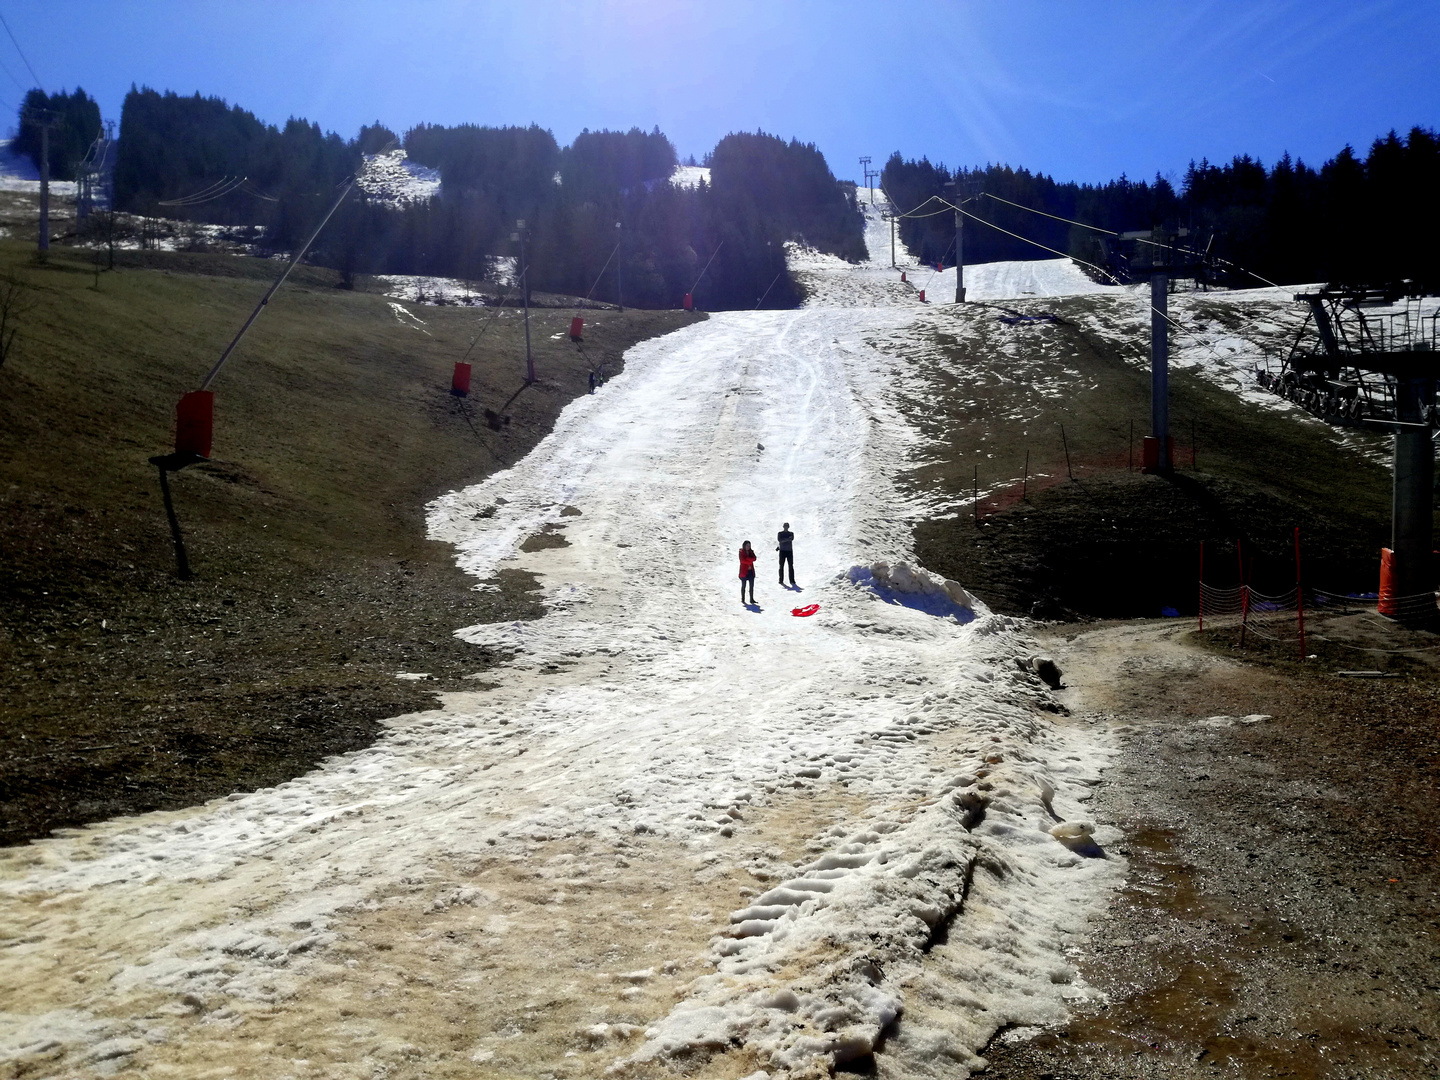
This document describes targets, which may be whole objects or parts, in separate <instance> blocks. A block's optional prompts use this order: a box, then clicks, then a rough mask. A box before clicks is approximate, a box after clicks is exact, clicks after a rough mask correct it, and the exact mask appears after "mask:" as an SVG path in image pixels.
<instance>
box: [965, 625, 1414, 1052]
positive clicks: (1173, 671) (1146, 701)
mask: <svg viewBox="0 0 1440 1080" xmlns="http://www.w3.org/2000/svg"><path fill="white" fill-rule="evenodd" d="M1369 618H1371V619H1373V618H1374V617H1373V616H1370V617H1369ZM1351 622H1352V623H1353V619H1352V620H1351ZM1191 626H1192V624H1188V623H1187V624H1183V625H1182V624H1179V623H1177V622H1175V621H1167V622H1158V623H1157V622H1141V623H1102V624H1098V625H1094V626H1092V627H1087V628H1077V627H1074V626H1070V627H1064V626H1056V627H1052V628H1050V630H1049V631H1048V633H1047V636H1048V639H1049V642H1048V643H1049V644H1050V645H1051V646H1052V647H1053V650H1054V653H1055V655H1056V656H1057V658H1058V659H1059V660H1060V662H1061V664H1062V665H1063V666H1064V668H1065V674H1066V682H1067V685H1068V689H1067V690H1065V691H1064V692H1063V693H1062V695H1061V696H1062V699H1063V700H1064V701H1065V702H1066V703H1067V704H1068V705H1069V706H1070V708H1071V709H1072V712H1073V716H1072V717H1071V719H1070V721H1069V722H1074V723H1096V724H1102V725H1105V726H1107V727H1109V728H1110V729H1111V730H1112V731H1113V732H1114V733H1115V735H1116V737H1117V738H1118V739H1119V741H1120V744H1121V745H1122V746H1123V753H1122V755H1121V757H1120V758H1119V759H1118V760H1117V762H1116V764H1115V765H1114V766H1113V767H1112V768H1111V769H1110V770H1108V771H1107V773H1106V776H1105V781H1104V784H1103V786H1102V787H1101V789H1100V793H1099V795H1098V797H1097V799H1096V803H1095V814H1096V815H1097V817H1099V818H1100V819H1101V820H1103V821H1106V822H1108V823H1111V824H1113V825H1115V826H1116V827H1118V828H1119V829H1120V830H1121V831H1122V833H1123V835H1124V838H1123V840H1122V841H1121V842H1120V843H1119V844H1117V845H1114V846H1113V850H1115V852H1116V853H1117V854H1120V855H1123V856H1124V857H1126V858H1127V859H1128V860H1129V864H1130V874H1129V880H1128V883H1127V885H1126V886H1125V888H1124V889H1123V891H1121V892H1120V893H1119V894H1118V895H1117V896H1115V897H1114V899H1113V902H1112V904H1111V907H1110V911H1109V917H1108V918H1107V919H1106V920H1104V921H1103V922H1101V923H1100V924H1098V925H1096V926H1095V927H1094V931H1093V935H1092V937H1091V940H1090V941H1089V943H1088V944H1087V945H1086V946H1085V947H1084V948H1083V950H1082V955H1080V956H1079V957H1077V960H1078V962H1079V963H1080V966H1081V969H1082V971H1083V973H1084V975H1085V977H1086V978H1087V979H1088V980H1089V981H1090V982H1091V983H1092V984H1093V985H1094V986H1096V987H1098V988H1099V989H1101V990H1102V991H1104V993H1105V995H1106V999H1107V1000H1106V1001H1105V1003H1104V1004H1102V1005H1100V1006H1098V1007H1090V1008H1087V1009H1083V1010H1080V1011H1079V1012H1077V1014H1076V1015H1075V1016H1074V1017H1073V1019H1072V1020H1071V1022H1070V1023H1069V1024H1068V1025H1067V1026H1066V1027H1065V1028H1064V1029H1063V1030H1057V1031H1045V1032H1037V1031H1034V1030H1022V1031H1012V1032H1007V1033H1003V1034H1002V1035H1001V1036H1000V1037H999V1038H997V1039H996V1040H995V1042H994V1043H993V1044H992V1045H991V1047H990V1048H989V1049H988V1050H987V1052H986V1054H987V1057H988V1059H989V1061H990V1063H991V1066H990V1070H989V1073H988V1075H990V1076H992V1077H995V1078H996V1080H1000V1078H1005V1080H1020V1078H1025V1080H1045V1078H1055V1080H1062V1078H1080V1077H1084V1078H1086V1080H1096V1078H1110V1077H1113V1078H1122V1077H1123V1078H1131V1077H1135V1078H1139V1077H1147V1078H1148V1077H1155V1076H1161V1075H1163V1076H1175V1077H1214V1076H1239V1077H1246V1078H1257V1080H1258V1078H1266V1080H1268V1078H1271V1077H1303V1078H1316V1080H1319V1078H1326V1080H1328V1078H1341V1077H1347V1078H1348V1077H1357V1078H1358V1077H1365V1078H1371V1077H1373V1078H1390V1080H1396V1078H1402V1077H1416V1078H1419V1077H1433V1076H1435V1075H1437V1072H1440V1000H1437V995H1440V903H1437V900H1440V860H1437V858H1436V855H1437V852H1440V804H1437V800H1436V797H1435V793H1436V791H1437V787H1440V752H1437V748H1436V728H1437V725H1440V679H1437V672H1436V661H1435V658H1436V656H1437V655H1440V637H1437V636H1436V635H1435V634H1433V633H1430V632H1426V631H1414V632H1407V631H1394V635H1397V636H1398V637H1400V638H1403V640H1399V641H1394V640H1392V642H1391V644H1392V645H1400V646H1404V647H1406V648H1408V649H1411V650H1413V651H1412V652H1410V653H1408V654H1406V656H1405V658H1404V662H1403V663H1393V662H1392V661H1394V660H1395V659H1396V658H1397V656H1398V654H1380V653H1364V654H1362V653H1359V652H1358V651H1354V650H1353V649H1352V650H1351V651H1350V652H1349V654H1348V656H1347V654H1346V652H1345V650H1341V649H1332V650H1330V651H1331V652H1333V654H1334V655H1333V656H1329V657H1326V656H1317V659H1316V660H1314V661H1309V662H1307V666H1304V667H1302V665H1301V664H1300V663H1299V662H1298V661H1292V660H1287V659H1281V658H1279V654H1278V653H1277V652H1276V650H1275V649H1273V648H1270V649H1262V650H1259V651H1258V652H1254V651H1252V652H1250V653H1248V654H1245V653H1241V652H1240V651H1239V650H1238V649H1236V648H1235V642H1236V641H1237V640H1238V635H1237V634H1235V632H1234V631H1233V629H1231V628H1224V629H1217V630H1213V631H1207V635H1206V637H1205V639H1203V640H1202V639H1199V637H1198V635H1195V634H1192V632H1191ZM1382 629H1383V628H1378V629H1375V630H1374V633H1372V635H1371V643H1370V645H1369V646H1365V647H1369V648H1377V647H1379V646H1380V642H1379V641H1378V637H1379V635H1380V633H1381V630H1382ZM1312 630H1313V632H1316V633H1318V634H1320V635H1321V636H1322V637H1323V636H1325V635H1326V634H1327V631H1330V636H1331V637H1333V638H1335V639H1337V640H1338V639H1340V638H1348V639H1350V640H1355V639H1356V638H1355V627H1354V626H1353V625H1351V626H1349V627H1343V626H1337V627H1334V628H1331V627H1329V626H1327V625H1326V623H1325V620H1321V621H1320V622H1319V623H1318V624H1316V625H1314V626H1313V627H1312ZM1318 647H1320V648H1322V649H1323V648H1324V646H1323V644H1322V645H1321V646H1318ZM1286 652H1288V650H1286ZM1377 661H1378V663H1377ZM1383 668H1389V669H1390V671H1391V672H1392V673H1394V677H1389V678H1357V677H1353V676H1346V675H1340V674H1338V672H1339V671H1342V670H1361V669H1365V670H1380V669H1383ZM1257 715H1263V716H1268V717H1269V718H1268V719H1261V720H1250V719H1248V718H1252V717H1254V716H1257Z"/></svg>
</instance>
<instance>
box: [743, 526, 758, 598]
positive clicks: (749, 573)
mask: <svg viewBox="0 0 1440 1080" xmlns="http://www.w3.org/2000/svg"><path fill="white" fill-rule="evenodd" d="M755 559H756V555H755V549H754V548H752V547H751V546H750V541H749V540H746V541H745V542H744V543H743V544H741V545H740V603H742V604H743V603H745V583H746V582H749V583H750V603H752V604H753V603H755Z"/></svg>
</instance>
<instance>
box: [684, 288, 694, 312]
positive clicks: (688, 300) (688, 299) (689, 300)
mask: <svg viewBox="0 0 1440 1080" xmlns="http://www.w3.org/2000/svg"><path fill="white" fill-rule="evenodd" d="M684 307H685V310H686V311H694V310H695V298H694V297H693V296H691V295H690V294H689V293H688V292H687V293H686V294H685V301H684Z"/></svg>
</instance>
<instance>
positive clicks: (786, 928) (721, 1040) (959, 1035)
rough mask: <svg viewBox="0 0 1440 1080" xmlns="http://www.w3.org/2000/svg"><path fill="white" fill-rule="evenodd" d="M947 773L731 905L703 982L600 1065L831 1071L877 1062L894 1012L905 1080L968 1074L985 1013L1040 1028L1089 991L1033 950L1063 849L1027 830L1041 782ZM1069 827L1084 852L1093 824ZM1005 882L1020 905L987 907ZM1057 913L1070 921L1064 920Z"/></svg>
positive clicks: (990, 1022) (893, 1052) (984, 1030)
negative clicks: (936, 1000) (702, 1064)
mask: <svg viewBox="0 0 1440 1080" xmlns="http://www.w3.org/2000/svg"><path fill="white" fill-rule="evenodd" d="M1029 725H1030V728H1031V730H1030V731H1029V732H1028V734H1029V735H1030V736H1032V737H1040V738H1043V737H1044V736H1043V735H1041V732H1040V729H1041V728H1042V727H1043V726H1044V725H1043V724H1042V722H1040V721H1038V720H1034V719H1032V720H1030V721H1029ZM961 765H962V767H961V769H960V771H959V772H958V773H957V774H956V775H954V776H952V777H950V778H949V779H947V780H945V781H944V782H943V784H942V785H940V787H939V790H932V791H930V792H927V794H928V795H929V798H928V799H927V800H926V801H925V803H924V804H923V805H922V806H921V808H920V809H919V810H918V811H917V812H915V813H914V814H913V816H909V817H908V820H907V819H906V818H901V819H900V820H895V819H886V818H884V817H878V818H874V819H872V820H871V821H869V822H867V823H866V826H865V827H863V828H861V829H860V830H858V831H855V832H852V833H849V834H848V835H845V836H843V837H842V838H841V839H840V842H839V843H838V844H836V846H834V847H832V848H831V849H830V850H828V851H826V852H824V853H823V854H821V855H819V856H818V857H817V858H815V859H814V861H812V862H809V863H808V864H805V865H801V866H797V867H795V868H794V871H793V876H788V877H786V878H784V879H782V880H779V881H778V882H775V884H774V887H773V888H771V889H770V890H769V891H768V892H765V893H762V894H760V895H758V896H754V897H751V898H750V901H749V906H748V907H745V908H741V909H740V910H738V911H734V912H732V913H731V914H730V919H729V921H730V927H729V929H728V930H727V931H726V932H725V933H723V934H720V935H718V936H716V937H715V938H714V939H712V942H711V958H712V961H713V963H714V965H715V973H714V974H712V975H707V976H703V977H701V978H699V979H697V980H696V981H695V982H694V983H693V984H692V985H691V987H690V992H689V995H688V996H687V998H686V999H685V1000H683V1001H681V1002H680V1003H679V1004H677V1005H676V1006H675V1007H674V1008H673V1009H672V1010H671V1012H670V1013H669V1015H667V1016H666V1017H664V1018H663V1019H661V1020H660V1021H658V1022H657V1023H655V1024H653V1025H652V1026H650V1027H649V1028H648V1029H647V1030H646V1031H645V1037H646V1041H645V1043H644V1044H643V1045H642V1046H641V1047H640V1048H639V1049H638V1050H637V1051H636V1052H635V1053H634V1054H633V1055H632V1056H631V1057H629V1058H628V1059H625V1060H623V1061H621V1062H618V1063H616V1066H615V1067H614V1068H615V1070H616V1071H619V1070H620V1069H623V1068H624V1067H625V1066H628V1065H635V1064H639V1063H642V1062H647V1061H653V1060H656V1059H674V1058H681V1059H689V1060H693V1057H692V1055H695V1054H697V1053H698V1054H702V1055H703V1054H705V1053H707V1052H708V1053H713V1052H716V1051H722V1050H724V1049H726V1048H728V1047H732V1046H735V1045H740V1046H743V1047H745V1049H746V1050H747V1051H749V1052H751V1053H753V1054H754V1055H756V1056H757V1057H758V1058H759V1061H760V1063H761V1064H763V1065H765V1066H767V1067H768V1070H769V1072H768V1075H771V1076H786V1077H800V1076H804V1077H812V1076H821V1075H830V1073H831V1071H832V1070H833V1069H834V1068H835V1067H836V1066H838V1065H843V1064H844V1063H846V1062H849V1061H853V1060H855V1059H857V1058H863V1057H865V1056H866V1055H869V1054H871V1053H873V1052H875V1050H876V1049H877V1047H878V1045H879V1044H880V1043H881V1041H882V1039H885V1038H886V1032H887V1028H890V1025H891V1024H892V1022H893V1021H894V1020H895V1019H896V1018H897V1017H898V1016H899V1015H900V1014H901V1013H902V1012H904V1013H905V1015H906V1027H905V1028H904V1029H902V1031H901V1032H899V1033H895V1032H893V1029H892V1031H891V1035H890V1040H889V1043H888V1044H887V1055H888V1056H889V1057H890V1058H891V1059H892V1060H893V1061H895V1062H896V1063H897V1064H898V1065H899V1066H900V1067H901V1069H903V1071H904V1075H912V1076H931V1075H947V1076H954V1075H969V1073H968V1072H967V1071H966V1070H978V1069H981V1068H983V1067H984V1062H983V1060H982V1059H980V1058H979V1057H978V1056H977V1055H976V1053H975V1048H976V1047H980V1046H983V1045H984V1044H985V1042H986V1041H987V1040H988V1038H989V1037H990V1036H991V1035H993V1033H994V1031H995V1028H996V1014H998V1013H999V1012H1001V1011H1004V1012H1005V1015H1006V1016H1007V1018H1010V1019H1011V1020H1013V1021H1015V1022H1020V1023H1029V1024H1036V1025H1045V1024H1053V1023H1056V1022H1058V1021H1060V1020H1061V1019H1062V1018H1063V1017H1064V1015H1065V1007H1066V1002H1067V1001H1077V1000H1084V999H1086V998H1090V997H1093V996H1094V992H1093V991H1092V990H1091V989H1090V988H1089V987H1087V986H1086V985H1084V983H1083V980H1081V979H1080V978H1079V976H1078V974H1077V973H1075V972H1073V971H1072V970H1070V969H1069V968H1068V967H1065V966H1063V965H1061V966H1057V964H1056V961H1055V959H1054V955H1053V953H1051V952H1047V951H1046V950H1045V949H1044V948H1043V947H1040V939H1042V938H1044V937H1045V936H1047V935H1048V934H1051V933H1053V932H1055V931H1056V930H1058V929H1060V926H1059V924H1057V922H1056V921H1055V918H1056V915H1057V914H1060V912H1061V910H1062V909H1061V908H1060V906H1059V905H1057V903H1056V901H1057V900H1058V899H1059V898H1060V896H1061V895H1063V894H1064V892H1065V890H1066V888H1067V883H1064V882H1061V881H1059V880H1055V881H1054V882H1053V883H1052V882H1051V881H1048V880H1046V879H1045V876H1044V874H1043V871H1042V872H1040V873H1037V871H1040V870H1041V867H1042V866H1045V865H1047V864H1049V865H1058V860H1059V859H1060V858H1061V856H1057V855H1056V854H1054V853H1055V852H1056V851H1057V850H1060V851H1063V848H1059V849H1057V847H1056V846H1055V844H1054V841H1055V839H1057V838H1059V837H1058V836H1057V834H1054V833H1049V832H1046V831H1043V829H1037V828H1035V826H1034V825H1033V824H1032V822H1034V821H1035V820H1037V819H1040V818H1042V816H1046V815H1045V814H1044V807H1045V805H1046V804H1047V803H1048V798H1047V796H1049V795H1050V794H1052V793H1053V790H1054V789H1053V786H1052V785H1051V783H1050V781H1049V780H1048V779H1047V778H1046V777H1045V776H1044V774H1043V772H1041V771H1039V770H1037V769H1036V768H1035V762H1034V759H1033V758H1031V757H1030V755H1028V754H1023V755H1022V754H1016V755H1015V757H1014V760H1013V761H1012V760H1008V759H1007V758H1006V757H1005V755H1002V754H997V753H989V754H988V756H986V757H983V758H982V757H980V756H979V754H978V753H977V754H975V755H973V756H972V758H971V759H970V760H966V761H964V762H962V763H961ZM1072 831H1073V832H1075V833H1076V834H1077V835H1079V834H1080V833H1082V832H1083V837H1084V840H1085V841H1086V842H1087V843H1089V844H1092V845H1093V831H1094V830H1093V826H1090V825H1088V823H1085V824H1083V825H1082V826H1077V827H1076V828H1075V829H1073V830H1072ZM1067 839H1068V834H1067ZM1002 843H1003V844H1004V845H1005V847H1004V848H1002V847H1001V846H1000V845H1001V844H1002ZM1063 843H1065V840H1062V844H1063ZM1063 858H1064V864H1065V866H1066V867H1067V872H1069V873H1078V874H1079V875H1080V877H1090V876H1103V875H1105V874H1108V873H1111V872H1113V868H1111V867H1107V866H1106V865H1105V862H1104V860H1096V861H1093V862H1088V863H1086V862H1082V861H1080V860H1076V859H1074V858H1073V857H1071V856H1069V854H1068V853H1065V854H1064V856H1063ZM1014 880H1024V881H1026V883H1027V885H1028V886H1029V887H1030V888H1033V889H1035V894H1034V895H1033V896H1032V897H1031V898H1030V900H1029V901H1028V902H1025V901H1022V902H1020V903H1018V904H1016V903H1013V902H1001V903H1003V907H1000V906H997V901H999V897H998V895H997V893H998V890H999V889H1001V888H1002V887H1003V884H1004V883H1006V882H1010V881H1014ZM1052 890H1054V891H1053V892H1052ZM1008 900H1009V898H1008V897H1007V901H1008ZM1002 912H1003V918H1000V919H996V916H999V915H1000V914H1001V913H1002ZM962 916H968V918H967V921H966V922H964V923H957V922H956V920H957V919H959V918H961V917H962ZM1061 918H1062V921H1063V922H1065V923H1066V924H1067V925H1070V919H1072V918H1073V916H1071V915H1068V914H1067V915H1062V916H1061ZM952 924H953V925H955V927H956V930H955V933H954V935H953V936H952V934H951V927H952ZM947 939H948V940H949V941H950V942H951V945H950V946H949V947H948V948H947V949H944V950H940V951H934V946H935V945H936V944H937V943H938V942H943V941H946V940H947ZM991 941H1003V943H1004V945H1003V953H1004V958H1003V959H1001V960H999V961H995V960H990V959H987V958H985V957H984V956H983V952H982V948H983V945H984V944H986V943H988V942H991ZM935 965H942V966H944V967H945V968H946V969H947V970H946V971H945V978H946V980H947V985H948V989H949V994H948V995H946V996H945V997H944V998H943V1000H945V1001H946V1002H948V1003H949V1004H948V1006H947V1007H945V1008H943V1009H940V1010H938V1011H935V1012H933V1013H932V1012H931V1011H929V1010H926V1009H925V1008H923V1007H922V1006H921V1005H920V1000H921V999H923V998H924V997H925V996H926V995H925V991H924V989H923V987H926V986H934V985H936V984H934V983H931V982H929V980H928V979H927V975H926V968H927V966H930V967H934V966H935ZM956 1003H963V1004H964V1006H965V1007H961V1008H956V1007H954V1005H955V1004H956Z"/></svg>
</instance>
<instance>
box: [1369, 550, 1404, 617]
mask: <svg viewBox="0 0 1440 1080" xmlns="http://www.w3.org/2000/svg"><path fill="white" fill-rule="evenodd" d="M1379 593H1380V598H1379V600H1377V601H1376V603H1375V610H1376V611H1378V612H1380V614H1381V615H1389V616H1390V617H1391V618H1392V619H1393V618H1395V617H1396V616H1398V615H1399V614H1400V605H1399V604H1398V603H1397V602H1396V600H1397V597H1396V596H1395V552H1393V551H1391V550H1390V549H1389V548H1381V549H1380V589H1379Z"/></svg>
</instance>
